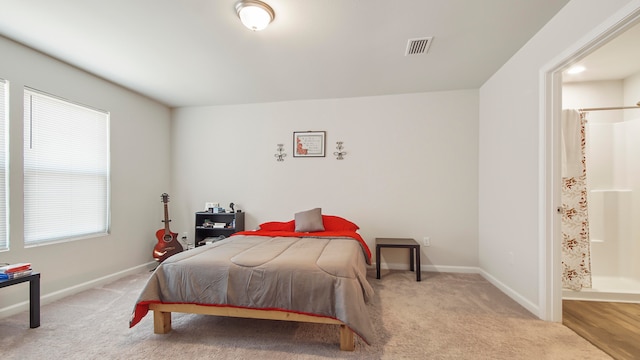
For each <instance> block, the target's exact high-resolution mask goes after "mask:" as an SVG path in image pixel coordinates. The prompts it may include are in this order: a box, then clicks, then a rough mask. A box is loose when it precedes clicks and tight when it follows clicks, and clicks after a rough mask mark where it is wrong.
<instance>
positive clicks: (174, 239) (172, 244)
mask: <svg viewBox="0 0 640 360" xmlns="http://www.w3.org/2000/svg"><path fill="white" fill-rule="evenodd" d="M161 197H162V202H163V203H164V220H163V221H162V222H163V223H164V229H160V230H158V231H156V238H157V239H158V243H157V244H156V246H155V248H154V249H153V258H154V259H156V261H157V262H158V263H161V262H163V261H165V260H166V259H167V258H168V257H169V256H171V255H175V254H177V253H179V252H181V251H182V245H180V243H179V242H178V234H177V233H174V232H171V230H169V222H170V221H171V220H169V208H168V207H167V203H168V202H169V195H168V194H167V193H164V194H162V196H161Z"/></svg>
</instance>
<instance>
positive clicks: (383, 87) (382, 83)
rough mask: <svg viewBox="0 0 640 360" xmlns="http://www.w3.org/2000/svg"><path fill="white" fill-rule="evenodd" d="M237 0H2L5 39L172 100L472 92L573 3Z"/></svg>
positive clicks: (233, 100) (172, 102)
mask: <svg viewBox="0 0 640 360" xmlns="http://www.w3.org/2000/svg"><path fill="white" fill-rule="evenodd" d="M236 1H237V0H29V1H9V0H0V9H1V10H0V34H1V35H3V36H5V37H7V38H10V39H14V40H15V41H18V42H20V43H23V44H25V45H27V46H30V47H32V48H34V49H37V50H39V51H41V52H43V53H46V54H49V55H51V56H53V57H55V58H58V59H60V60H62V61H65V62H67V63H70V64H72V65H74V66H76V67H78V68H81V69H84V70H86V71H88V72H91V73H94V74H96V75H98V76H100V77H103V78H105V79H108V80H110V81H113V82H114V83H117V84H121V85H122V86H125V87H127V88H130V89H132V90H134V91H137V92H139V93H142V94H144V95H146V96H148V97H151V98H153V99H156V100H158V101H160V102H162V103H164V104H167V105H169V106H172V107H179V106H194V105H195V106H197V105H218V104H239V103H256V102H272V101H287V100H298V99H322V98H342V97H354V96H372V95H385V94H400V93H412V92H424V91H440V90H454V89H477V88H479V87H480V86H481V85H482V84H483V83H484V82H485V81H486V80H487V79H488V78H489V77H490V76H491V75H492V74H493V73H494V72H495V71H497V70H498V69H499V68H500V66H501V65H502V64H504V63H505V62H506V61H507V60H508V59H509V58H510V57H511V56H512V55H513V54H514V53H515V52H516V51H517V50H518V49H519V48H520V47H522V46H523V45H524V44H525V43H526V42H527V40H529V39H530V38H531V37H532V36H533V35H534V34H535V33H536V32H537V31H538V30H539V29H540V28H542V26H544V24H545V23H546V22H547V21H548V20H549V19H551V17H553V15H554V14H555V13H556V12H558V11H559V10H560V9H561V8H562V6H564V5H565V4H566V3H567V2H568V1H569V0H519V1H514V0H481V1H480V0H266V2H268V3H269V4H270V5H271V7H272V8H273V9H274V10H275V12H276V18H275V20H274V22H273V23H272V24H271V25H270V26H269V27H268V28H267V29H266V30H264V31H262V32H255V33H254V32H251V31H250V30H248V29H246V28H244V27H243V26H242V24H241V23H240V21H239V19H238V18H237V16H236V14H235V10H234V6H235V3H236ZM424 36H433V37H434V39H433V43H432V45H431V48H430V50H429V52H428V53H427V54H425V55H414V56H409V57H405V56H404V53H405V48H406V45H407V41H408V40H409V39H412V38H417V37H424Z"/></svg>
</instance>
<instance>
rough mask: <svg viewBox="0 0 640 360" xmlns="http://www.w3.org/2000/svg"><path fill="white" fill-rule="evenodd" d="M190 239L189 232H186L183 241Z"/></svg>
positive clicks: (183, 234)
mask: <svg viewBox="0 0 640 360" xmlns="http://www.w3.org/2000/svg"><path fill="white" fill-rule="evenodd" d="M188 238H189V232H187V231H185V232H183V233H182V239H185V240H186V239H188Z"/></svg>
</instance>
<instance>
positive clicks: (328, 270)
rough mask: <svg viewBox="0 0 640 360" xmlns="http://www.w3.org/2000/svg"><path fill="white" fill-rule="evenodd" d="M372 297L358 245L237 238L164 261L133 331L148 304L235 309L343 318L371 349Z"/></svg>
mask: <svg viewBox="0 0 640 360" xmlns="http://www.w3.org/2000/svg"><path fill="white" fill-rule="evenodd" d="M372 295H373V289H372V288H371V285H370V284H369V283H368V281H367V279H366V259H365V256H364V255H363V249H362V248H361V245H360V243H359V242H358V241H357V240H354V239H351V238H313V237H302V238H301V237H265V236H254V235H236V236H232V237H230V238H228V239H225V240H222V241H219V242H216V243H213V244H210V245H205V246H201V247H198V248H196V249H193V250H189V251H185V252H182V253H179V254H176V255H174V256H172V257H170V258H168V259H167V260H165V261H164V262H163V263H162V264H161V265H160V266H158V268H157V269H156V270H155V272H154V273H153V274H152V276H151V278H150V279H149V281H148V282H147V284H146V286H145V288H144V289H143V290H142V293H141V294H140V297H139V298H138V301H137V302H136V308H135V309H134V315H133V319H132V322H131V324H130V325H131V326H134V325H135V324H136V323H137V322H138V321H140V319H141V318H142V317H143V316H144V314H146V313H147V311H148V304H149V303H157V302H162V303H192V304H201V305H232V306H239V307H247V308H256V309H280V310H287V311H292V312H299V313H305V314H314V315H320V316H326V317H329V318H334V319H338V320H340V321H342V322H344V323H345V324H346V325H347V326H348V327H349V328H350V329H351V330H353V331H354V333H356V334H357V335H358V336H360V337H361V338H362V339H363V340H364V341H365V342H367V343H369V339H372V332H373V330H372V326H371V320H370V318H369V315H368V311H367V306H366V302H368V300H369V298H370V297H371V296H372Z"/></svg>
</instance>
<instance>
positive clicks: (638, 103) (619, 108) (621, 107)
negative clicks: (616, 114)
mask: <svg viewBox="0 0 640 360" xmlns="http://www.w3.org/2000/svg"><path fill="white" fill-rule="evenodd" d="M625 109H640V101H638V102H637V103H636V105H635V106H614V107H599V108H584V109H578V111H580V112H587V111H600V110H625Z"/></svg>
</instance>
